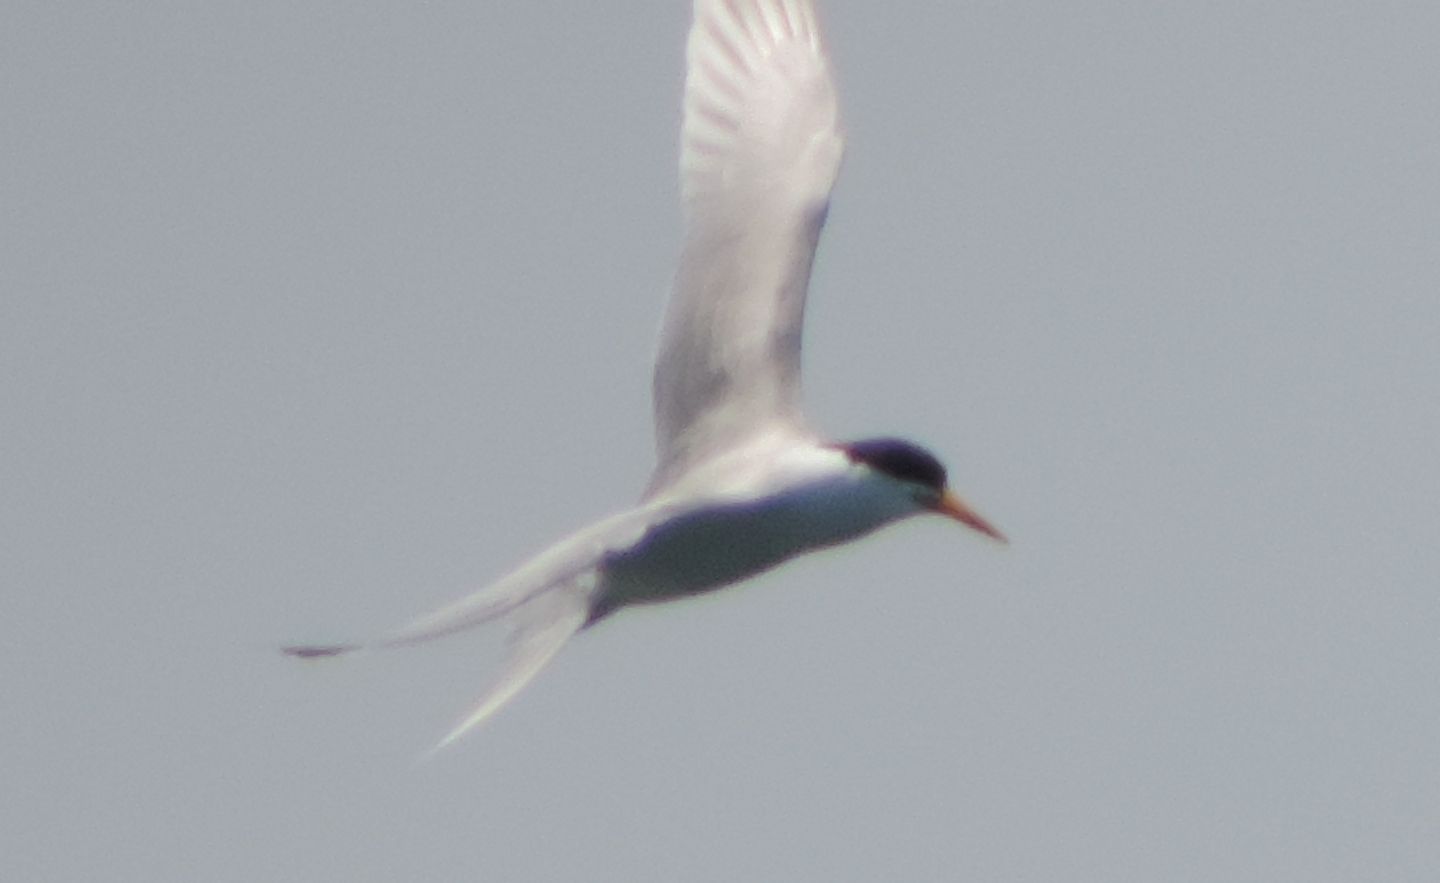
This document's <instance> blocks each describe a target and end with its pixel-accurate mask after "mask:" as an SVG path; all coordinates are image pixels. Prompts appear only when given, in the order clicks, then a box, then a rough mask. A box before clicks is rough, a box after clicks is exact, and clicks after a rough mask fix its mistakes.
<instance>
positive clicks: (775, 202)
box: [285, 0, 1004, 749]
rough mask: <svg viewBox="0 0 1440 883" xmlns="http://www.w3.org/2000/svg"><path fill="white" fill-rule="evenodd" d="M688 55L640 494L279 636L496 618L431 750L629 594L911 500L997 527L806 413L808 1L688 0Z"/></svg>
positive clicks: (700, 583) (812, 66)
mask: <svg viewBox="0 0 1440 883" xmlns="http://www.w3.org/2000/svg"><path fill="white" fill-rule="evenodd" d="M685 56H686V76H685V89H684V105H683V114H682V116H683V119H682V125H681V135H680V190H681V202H682V205H683V209H684V216H685V236H684V244H683V247H682V250H681V255H680V266H679V270H678V272H677V274H676V279H675V284H674V288H673V291H672V293H671V296H670V301H669V304H668V307H667V312H666V316H665V321H664V326H663V329H662V331H661V337H660V345H659V354H658V357H657V359H656V364H655V375H654V389H653V394H654V412H655V441H656V450H657V464H656V466H655V471H654V473H653V475H652V477H651V479H650V482H649V485H648V487H647V488H646V489H645V491H644V494H643V495H642V497H641V498H640V501H639V502H638V503H637V504H636V505H635V506H633V507H632V508H629V509H627V510H624V511H622V512H619V513H617V514H615V515H612V516H610V517H608V518H605V519H602V520H601V521H599V522H597V523H595V524H592V525H590V526H589V527H586V528H584V529H582V530H580V531H578V532H577V533H575V534H573V535H571V536H569V537H567V538H565V539H563V540H561V541H560V542H558V543H556V544H554V545H553V546H551V547H550V548H549V549H547V550H545V551H544V552H541V553H540V554H539V555H537V556H535V557H534V558H532V559H531V560H530V561H528V562H527V563H525V564H523V565H521V566H520V567H519V568H517V569H516V570H514V571H513V572H511V573H510V574H509V575H507V576H505V577H503V578H501V579H500V580H498V581H496V582H495V583H493V584H491V585H490V586H488V587H487V588H484V589H482V590H480V591H479V592H476V593H475V594H473V595H471V596H469V597H466V598H463V599H461V600H459V601H457V602H456V603H454V604H451V605H449V606H446V607H444V608H442V609H440V610H437V611H435V612H434V613H431V614H429V615H427V616H423V617H421V618H420V619H418V620H417V621H415V622H413V623H412V624H410V625H409V626H407V627H405V628H402V629H401V630H399V631H398V632H395V633H394V634H392V635H390V636H389V637H387V638H384V639H381V640H379V641H376V642H373V643H370V644H341V645H323V646H321V645H317V646H296V647H288V648H285V652H287V653H289V654H291V655H294V656H300V657H321V656H335V655H338V654H342V653H346V652H349V651H352V650H356V649H359V648H362V647H374V646H396V645H405V644H414V643H417V642H420V641H427V640H430V639H432V638H437V637H440V636H442V635H447V634H451V633H454V632H458V631H460V630H462V629H468V628H470V627H472V626H476V625H479V624H481V623H485V622H489V621H492V620H496V619H506V620H508V621H509V623H510V625H511V632H510V639H509V643H508V645H507V647H508V656H507V660H506V662H505V663H504V665H503V667H502V670H501V673H500V675H499V677H498V678H497V680H496V681H495V683H494V684H493V685H492V686H491V688H490V690H489V691H488V692H487V693H485V694H484V696H483V697H482V698H481V699H480V701H479V704H478V705H477V706H476V707H475V708H474V710H473V711H471V712H470V713H469V715H468V716H466V717H465V718H464V719H463V720H461V721H460V722H459V723H458V724H457V725H456V726H455V727H454V729H452V730H451V731H450V733H449V734H448V735H447V736H445V738H444V739H443V740H441V742H440V743H439V745H438V746H437V749H438V748H440V747H444V746H445V745H448V744H450V743H451V742H454V741H455V740H456V739H458V738H459V737H460V736H461V735H463V734H464V733H466V732H468V731H470V730H471V729H473V728H474V727H475V726H477V725H479V724H480V723H482V722H483V721H485V720H486V719H487V718H489V717H490V716H491V715H493V714H494V713H495V712H496V711H497V710H499V709H500V708H501V706H503V705H505V704H506V703H507V702H508V701H509V700H510V699H512V698H513V697H514V696H515V695H516V693H518V692H519V691H520V690H521V689H522V688H523V687H525V685H526V684H528V683H529V682H530V681H531V680H532V679H533V678H534V677H535V675H536V674H537V673H538V672H539V671H540V669H541V668H542V667H543V666H544V665H545V664H546V663H547V662H548V661H549V660H550V659H551V658H552V657H554V655H555V653H556V652H557V651H559V649H560V648H561V646H563V645H564V644H565V642H566V641H568V640H569V639H570V638H571V637H572V636H574V635H575V634H577V633H578V632H580V631H582V630H584V629H586V628H589V627H590V626H593V625H595V624H596V623H598V622H600V621H601V620H603V619H605V618H606V617H608V616H610V615H611V614H613V613H615V612H616V611H617V610H620V609H621V608H623V607H627V606H630V605H635V604H649V603H654V602H660V601H669V600H673V599H677V598H683V597H687V596H691V595H696V594H699V593H703V592H709V591H713V590H715V589H719V588H722V587H724V586H728V585H731V584H733V583H736V582H738V581H740V580H743V579H745V578H747V577H751V576H754V575H755V574H758V573H760V572H762V571H765V570H769V569H770V568H773V567H775V566H776V565H778V564H780V563H782V562H784V561H786V560H788V559H791V558H794V557H795V556H797V555H801V554H803V553H806V552H811V551H815V550H818V549H822V548H825V547H828V546H834V545H837V544H840V543H846V542H849V541H851V540H854V539H857V538H859V537H862V536H864V535H866V534H869V533H871V532H872V531H874V530H876V529H878V528H880V527H883V526H884V525H887V524H890V523H892V522H895V521H898V520H901V519H904V518H908V517H910V516H912V515H919V514H923V513H935V514H939V515H943V516H948V517H949V518H952V519H954V520H956V521H958V522H960V523H961V524H963V525H966V526H967V527H970V528H973V529H974V530H976V531H979V532H980V533H982V534H985V535H987V536H989V537H992V538H994V539H996V540H1000V541H1002V542H1003V541H1004V537H1003V536H1001V534H1000V532H999V531H997V530H996V529H995V528H994V527H992V526H991V525H990V523H989V522H987V521H986V520H985V519H984V518H982V517H981V516H980V515H979V514H977V513H976V512H975V510H974V509H972V508H970V506H969V505H967V504H966V503H965V502H964V501H963V500H962V499H961V498H960V497H959V496H958V495H957V494H955V493H954V492H953V491H952V490H950V488H949V486H948V484H947V481H946V472H945V467H944V466H942V465H941V463H940V461H939V460H938V459H937V458H936V457H935V455H933V454H931V453H930V452H929V451H927V450H925V449H924V448H922V447H920V446H919V445H916V444H914V443H911V442H908V441H904V440H901V439H898V438H878V439H866V440H862V441H854V442H835V441H828V440H826V439H824V438H822V437H820V436H819V435H817V434H816V433H815V432H813V431H812V430H811V429H810V428H809V426H808V424H807V423H806V421H805V419H804V417H803V416H802V413H801V407H800V404H801V403H800V337H801V324H802V320H803V315H804V308H805V295H806V290H807V288H808V287H809V281H810V271H811V266H812V264H813V262H814V257H815V248H816V244H817V242H818V240H819V237H820V230H821V228H822V227H823V226H824V224H825V216H826V211H827V209H828V206H829V202H830V191H831V188H832V187H833V185H834V183H835V178H836V175H837V173H838V171H839V169H840V159H841V155H842V153H843V150H844V139H843V136H842V134H841V129H840V123H839V112H838V107H837V102H836V97H835V85H834V80H833V78H832V74H831V65H830V60H829V56H828V54H827V52H826V48H825V43H824V41H823V39H822V37H821V33H820V28H819V24H818V22H817V16H816V10H815V6H814V3H813V0H695V4H694V16H693V23H692V25H691V28H690V33H689V38H688V40H687V43H686V52H685Z"/></svg>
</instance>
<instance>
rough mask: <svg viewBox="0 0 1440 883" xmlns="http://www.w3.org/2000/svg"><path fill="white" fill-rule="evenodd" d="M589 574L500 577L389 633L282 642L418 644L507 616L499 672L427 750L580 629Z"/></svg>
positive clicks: (329, 647)
mask: <svg viewBox="0 0 1440 883" xmlns="http://www.w3.org/2000/svg"><path fill="white" fill-rule="evenodd" d="M589 584H590V580H589V579H587V574H584V573H581V574H570V575H567V576H565V577H563V578H560V579H557V580H555V581H553V582H549V583H548V584H547V583H542V584H541V585H540V586H538V587H535V586H533V584H532V585H531V586H530V587H529V588H528V590H526V591H516V589H517V588H518V586H517V585H516V584H515V583H514V582H512V581H511V580H509V579H507V580H502V581H501V582H500V583H497V584H496V585H494V586H491V587H490V588H489V589H486V590H484V591H481V592H477V593H476V594H475V595H473V596H471V597H469V598H465V599H464V600H461V601H459V602H457V603H455V604H453V605H450V606H449V607H445V608H442V609H440V610H438V611H436V612H434V613H432V614H429V615H428V616H424V617H421V618H420V619H418V620H416V621H415V622H413V623H411V624H410V625H409V626H406V627H405V628H403V629H401V630H400V631H398V632H396V633H395V634H393V635H391V636H389V637H386V638H382V639H380V640H378V641H374V642H371V643H364V644H322V645H302V646H291V647H284V648H282V650H283V652H285V653H286V654H288V655H290V656H296V657H299V658H302V659H314V658H320V657H328V656H340V655H343V654H348V653H352V652H355V651H360V650H371V649H380V648H384V647H397V646H403V645H406V644H418V643H420V642H422V641H429V640H432V639H434V638H439V637H442V636H444V635H448V634H451V633H452V632H457V631H460V630H462V629H466V628H470V627H471V626H476V625H480V624H482V623H486V622H490V621H492V620H497V619H502V618H504V619H508V620H509V622H510V635H509V637H508V639H507V642H506V648H507V649H506V654H507V656H506V660H505V663H504V665H503V667H502V668H501V671H500V674H499V676H498V677H497V678H496V679H495V681H494V682H493V683H492V684H491V685H490V687H489V689H488V690H486V691H485V693H484V694H482V695H481V698H480V701H479V702H478V703H477V704H476V706H475V708H474V710H472V711H471V712H470V713H469V714H468V715H466V716H465V717H464V719H462V720H461V721H460V722H459V723H458V724H456V725H455V727H454V728H453V729H452V730H450V732H449V733H447V734H446V736H445V738H443V739H441V740H440V742H439V744H437V745H436V746H435V748H434V749H433V750H432V753H433V751H439V750H440V749H441V748H444V747H445V746H447V745H449V744H450V743H452V742H454V741H455V740H457V739H459V738H460V737H461V736H463V735H465V734H466V733H467V732H469V731H470V730H472V729H474V728H475V727H477V726H479V725H480V724H482V723H484V722H485V721H486V720H487V719H489V717H490V716H491V715H493V714H494V713H495V712H497V711H499V710H500V709H501V708H502V707H503V706H504V705H505V704H506V703H507V702H509V701H510V700H511V699H513V698H514V697H515V695H516V694H517V693H519V692H520V691H521V690H522V689H523V688H524V687H525V686H526V685H527V684H529V683H530V681H531V680H533V679H534V677H535V675H537V674H539V672H540V669H542V668H544V667H545V663H547V662H549V661H550V659H551V658H552V657H554V655H555V654H556V653H557V652H558V651H559V650H560V648H561V647H562V646H564V644H565V642H566V641H567V640H569V639H570V637H571V636H572V635H574V634H575V633H576V632H578V631H580V629H582V628H583V627H584V626H585V623H586V621H587V619H588V618H589V615H590V602H589V595H590V585H589Z"/></svg>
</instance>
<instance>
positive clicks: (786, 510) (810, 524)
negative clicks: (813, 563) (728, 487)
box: [597, 488, 895, 615]
mask: <svg viewBox="0 0 1440 883" xmlns="http://www.w3.org/2000/svg"><path fill="white" fill-rule="evenodd" d="M894 517H895V514H892V513H890V512H888V511H886V510H885V509H883V508H878V507H876V506H875V505H873V501H868V500H862V499H857V498H855V497H854V495H853V494H846V493H836V492H835V489H830V488H817V489H814V490H813V491H810V492H807V493H801V494H794V495H788V496H786V497H783V498H779V499H775V498H772V499H767V500H760V501H753V502H744V503H733V504H728V505H723V506H715V507H707V508H704V509H700V510H697V511H695V512H691V513H687V514H683V515H680V516H677V517H675V518H672V519H670V520H668V521H666V522H663V523H661V524H657V525H655V526H654V527H652V528H650V530H649V531H647V532H646V533H645V535H644V536H643V537H641V539H640V540H639V541H638V542H636V543H635V544H634V545H633V546H631V547H629V548H628V549H624V550H621V551H617V552H615V553H612V554H611V555H610V556H608V557H607V559H606V561H605V563H604V565H603V566H602V570H601V572H602V574H603V586H604V588H603V590H602V592H601V597H600V599H599V601H600V604H599V610H597V612H598V613H599V614H600V615H603V614H604V613H608V612H609V611H611V610H614V609H615V608H617V607H621V606H624V605H627V604H645V603H653V602H656V601H664V600H668V599H671V598H678V597H682V596H685V595H693V594H698V593H700V592H706V591H710V590H713V589H718V588H721V587H723V586H726V585H729V584H731V583H734V582H738V581H740V580H742V579H745V578H746V577H749V576H753V575H755V574H757V573H760V572H762V571H765V570H768V569H770V568H772V567H774V566H776V565H777V564H780V563H782V562H784V561H786V560H788V559H790V558H793V557H795V556H796V555H799V554H802V553H804V552H809V551H812V550H815V549H820V548H823V547H825V546H832V545H835V544H837V543H843V542H846V541H847V540H851V539H855V538H857V537H860V536H862V535H864V534H867V533H869V532H870V531H873V530H875V529H876V528H877V527H880V526H881V525H882V524H884V523H886V522H887V521H890V520H892V519H893V518H894Z"/></svg>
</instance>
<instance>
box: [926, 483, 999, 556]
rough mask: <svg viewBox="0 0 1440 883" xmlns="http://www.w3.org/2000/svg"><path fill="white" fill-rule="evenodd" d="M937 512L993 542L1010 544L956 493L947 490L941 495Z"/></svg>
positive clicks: (936, 508)
mask: <svg viewBox="0 0 1440 883" xmlns="http://www.w3.org/2000/svg"><path fill="white" fill-rule="evenodd" d="M935 511H936V512H937V513H939V514H941V515H944V516H946V517H947V518H953V519H955V520H956V521H958V522H960V523H961V524H963V525H965V526H966V527H968V528H971V529H973V530H978V531H980V532H981V533H983V534H985V536H987V537H990V538H991V539H992V540H998V541H999V542H1002V543H1009V542H1010V541H1009V540H1007V539H1005V535H1004V534H1002V533H1001V532H1000V531H998V530H996V529H995V528H994V526H993V525H991V524H990V522H988V521H986V520H985V519H983V518H981V517H980V513H978V512H976V511H975V510H974V509H971V508H970V505H969V504H968V503H966V502H965V501H964V500H962V499H960V497H959V495H957V494H956V493H955V492H954V491H952V490H950V489H948V488H947V489H946V490H945V493H943V494H941V495H940V500H939V501H938V502H937V503H936V504H935Z"/></svg>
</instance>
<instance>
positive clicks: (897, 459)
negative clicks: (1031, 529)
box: [837, 438, 1008, 543]
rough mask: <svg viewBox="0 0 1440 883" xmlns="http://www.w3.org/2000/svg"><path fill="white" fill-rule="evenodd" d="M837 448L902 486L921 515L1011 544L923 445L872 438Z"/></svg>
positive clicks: (854, 460)
mask: <svg viewBox="0 0 1440 883" xmlns="http://www.w3.org/2000/svg"><path fill="white" fill-rule="evenodd" d="M837 447H838V448H839V449H840V450H841V451H843V452H844V454H845V456H847V457H849V458H850V460H851V462H853V463H856V464H858V465H860V466H864V467H866V468H868V469H870V470H871V471H873V472H874V473H876V474H877V475H880V476H882V477H884V478H887V479H889V480H891V481H894V482H896V483H898V484H899V485H900V486H901V487H903V488H904V489H905V491H906V492H908V493H909V494H910V495H911V496H912V497H913V498H914V500H915V505H916V507H917V508H918V509H920V510H921V511H927V512H934V513H935V514H937V515H944V516H946V517H947V518H953V519H955V520H956V521H958V522H960V523H961V524H963V525H965V526H966V527H969V528H972V529H974V530H978V531H979V532H980V533H983V534H985V535H986V536H988V537H990V538H991V539H995V540H999V541H1000V542H1002V543H1004V542H1008V541H1007V540H1006V539H1005V535H1004V534H1002V533H1000V531H998V530H996V529H995V528H994V527H993V526H992V525H991V524H990V522H988V521H986V520H985V519H984V518H982V517H980V514H979V513H978V512H976V511H975V510H974V509H971V508H970V506H969V504H967V503H966V502H965V501H964V500H962V499H960V496H959V495H958V494H956V493H955V492H954V491H952V490H950V485H949V484H948V482H947V480H946V475H945V466H944V465H943V464H941V462H940V460H939V459H938V458H937V457H936V456H935V455H934V454H932V453H930V452H929V451H927V450H925V449H924V448H922V447H920V446H919V445H917V444H914V443H913V442H908V441H905V440H904V439H898V438H872V439H864V440H862V441H855V442H846V443H844V444H840V445H837Z"/></svg>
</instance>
